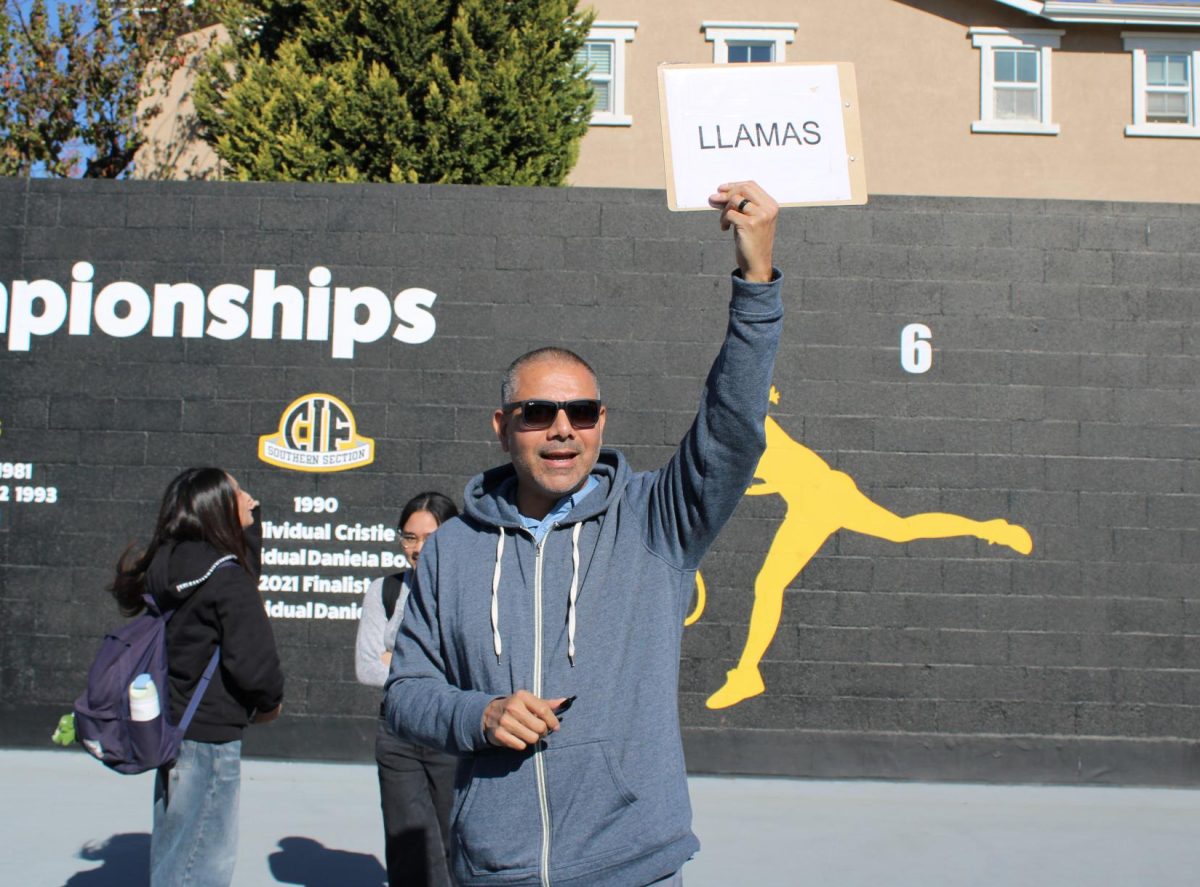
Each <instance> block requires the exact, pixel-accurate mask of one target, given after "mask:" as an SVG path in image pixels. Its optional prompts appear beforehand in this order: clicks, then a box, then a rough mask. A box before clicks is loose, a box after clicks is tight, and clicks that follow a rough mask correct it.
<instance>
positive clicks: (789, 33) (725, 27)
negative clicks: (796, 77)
mask: <svg viewBox="0 0 1200 887" xmlns="http://www.w3.org/2000/svg"><path fill="white" fill-rule="evenodd" d="M700 27H701V28H703V29H704V39H705V40H707V41H708V42H709V43H711V44H712V45H713V64H715V65H727V64H729V44H730V43H771V44H773V45H774V47H775V53H774V54H775V61H777V62H786V61H787V45H788V44H789V43H793V42H795V40H796V31H798V30H799V29H800V25H799V23H797V22H701V23H700ZM760 64H761V63H760Z"/></svg>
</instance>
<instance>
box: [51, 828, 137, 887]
mask: <svg viewBox="0 0 1200 887" xmlns="http://www.w3.org/2000/svg"><path fill="white" fill-rule="evenodd" d="M79 858H80V859H84V860H87V861H88V862H102V863H103V865H101V866H100V868H96V869H88V870H87V871H82V872H76V873H75V874H74V875H72V876H71V878H70V880H68V881H67V883H66V884H65V885H63V887H146V885H148V884H149V883H150V835H148V834H147V833H145V832H129V833H126V834H123V835H113V836H112V837H111V838H108V839H107V840H105V841H103V842H101V843H98V844H95V843H93V844H85V845H84V846H83V848H82V849H81V850H80V851H79Z"/></svg>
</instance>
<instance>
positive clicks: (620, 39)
mask: <svg viewBox="0 0 1200 887" xmlns="http://www.w3.org/2000/svg"><path fill="white" fill-rule="evenodd" d="M636 29H637V22H596V23H595V24H594V25H592V29H591V31H589V32H588V38H587V42H586V43H584V44H583V47H582V48H581V49H580V50H579V52H577V53H576V54H575V60H576V61H577V62H579V64H580V65H582V66H583V67H584V68H586V69H587V72H588V82H589V83H591V85H592V92H593V93H594V95H595V104H594V105H593V107H592V121H591V122H592V125H593V126H631V125H632V124H633V118H632V117H630V116H629V115H628V114H626V113H625V44H626V43H631V42H633V32H634V31H635V30H636Z"/></svg>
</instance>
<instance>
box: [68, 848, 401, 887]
mask: <svg viewBox="0 0 1200 887" xmlns="http://www.w3.org/2000/svg"><path fill="white" fill-rule="evenodd" d="M267 863H268V865H269V866H270V869H271V875H272V877H274V878H275V880H276V881H278V882H279V883H281V884H301V885H303V887H345V885H347V884H354V885H355V887H358V885H362V887H384V885H386V883H387V873H386V872H385V871H384V869H383V865H382V864H381V863H380V862H379V860H378V859H376V858H375V857H374V856H372V855H371V854H369V853H352V852H350V851H348V850H331V849H330V848H328V847H326V846H325V845H323V844H322V843H321V842H320V841H314V840H313V839H312V838H297V837H289V838H280V839H279V851H278V852H277V853H272V854H271V855H270V856H269V857H267ZM72 887H74V885H72Z"/></svg>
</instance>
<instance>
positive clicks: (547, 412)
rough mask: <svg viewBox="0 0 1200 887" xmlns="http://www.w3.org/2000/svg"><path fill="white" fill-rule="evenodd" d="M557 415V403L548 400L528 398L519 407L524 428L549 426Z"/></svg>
mask: <svg viewBox="0 0 1200 887" xmlns="http://www.w3.org/2000/svg"><path fill="white" fill-rule="evenodd" d="M557 415H558V404H556V403H554V401H550V400H529V401H526V402H525V404H524V405H523V406H522V407H521V419H522V420H523V421H524V423H525V427H526V428H534V429H537V428H549V427H550V426H551V425H553V424H554V417H555V416H557Z"/></svg>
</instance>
